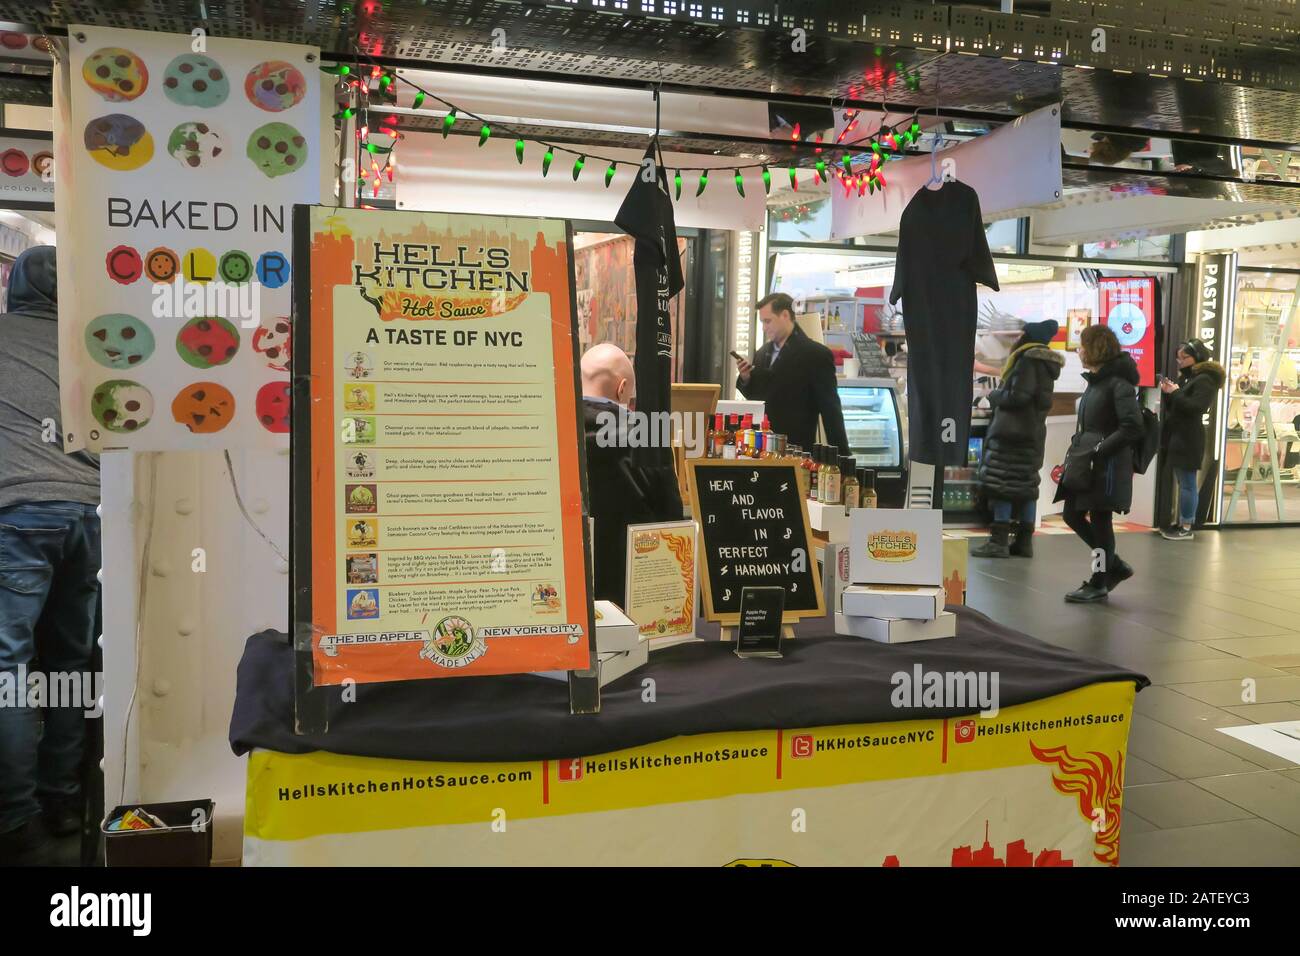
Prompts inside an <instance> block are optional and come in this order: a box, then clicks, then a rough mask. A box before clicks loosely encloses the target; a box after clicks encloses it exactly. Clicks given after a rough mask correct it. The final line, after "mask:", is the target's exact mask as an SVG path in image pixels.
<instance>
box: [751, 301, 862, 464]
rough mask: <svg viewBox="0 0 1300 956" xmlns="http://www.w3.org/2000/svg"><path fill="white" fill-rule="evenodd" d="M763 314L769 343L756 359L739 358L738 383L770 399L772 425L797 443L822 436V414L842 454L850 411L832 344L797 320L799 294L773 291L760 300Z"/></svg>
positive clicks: (845, 450) (754, 395)
mask: <svg viewBox="0 0 1300 956" xmlns="http://www.w3.org/2000/svg"><path fill="white" fill-rule="evenodd" d="M758 318H759V321H761V322H762V323H763V332H764V334H765V335H766V336H767V343H766V344H765V345H764V346H763V347H762V348H760V349H759V350H758V353H757V354H756V355H755V356H754V362H753V364H750V363H749V362H746V361H745V360H744V359H740V360H738V361H737V363H736V366H737V368H739V370H740V375H739V377H737V379H736V389H737V390H738V391H739V392H740V394H742V395H744V396H745V397H746V398H749V399H754V400H757V401H762V402H764V403H766V410H767V417H768V419H769V420H770V421H771V423H772V430H773V431H774V432H777V433H778V434H781V435H785V436H786V437H787V438H788V439H789V441H790V444H792V445H798V446H799V447H800V448H804V449H811V448H812V446H813V445H814V444H816V442H817V416H818V415H820V416H821V419H822V424H823V425H824V426H825V428H826V441H827V443H828V444H831V445H835V446H836V447H837V448H839V450H840V454H842V455H847V454H848V453H849V439H848V436H847V435H846V434H845V433H844V411H843V409H842V408H841V407H840V393H839V388H838V386H837V384H836V381H835V357H834V356H833V355H831V350H830V349H828V348H827V347H826V346H824V345H820V344H818V343H817V342H814V341H813V340H812V339H810V338H808V336H807V335H805V334H804V333H803V330H802V329H800V328H799V327H798V326H797V325H796V324H795V321H794V300H793V299H791V298H790V296H788V295H786V294H785V293H784V292H773V293H772V294H771V295H769V296H766V297H765V298H763V299H760V300H759V303H758Z"/></svg>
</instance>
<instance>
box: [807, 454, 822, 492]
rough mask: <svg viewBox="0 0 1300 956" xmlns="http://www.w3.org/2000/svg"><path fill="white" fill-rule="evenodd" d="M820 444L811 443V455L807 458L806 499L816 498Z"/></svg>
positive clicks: (819, 465)
mask: <svg viewBox="0 0 1300 956" xmlns="http://www.w3.org/2000/svg"><path fill="white" fill-rule="evenodd" d="M821 461H822V446H821V445H813V450H812V456H811V457H810V458H809V459H808V500H809V501H817V500H818V478H817V473H818V472H819V471H821Z"/></svg>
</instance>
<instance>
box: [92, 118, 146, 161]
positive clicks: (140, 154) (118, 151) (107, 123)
mask: <svg viewBox="0 0 1300 956" xmlns="http://www.w3.org/2000/svg"><path fill="white" fill-rule="evenodd" d="M83 140H84V142H85V144H86V152H88V153H90V155H91V158H92V159H94V160H95V162H97V163H99V164H100V165H101V166H107V167H108V168H109V169H119V170H128V169H139V168H140V167H141V166H143V165H144V164H145V163H147V162H149V160H151V159H153V137H152V136H150V135H149V131H148V130H147V129H145V128H144V124H143V123H141V122H140V121H139V120H138V119H136V118H135V117H133V116H127V115H126V114H125V113H112V114H110V115H108V116H101V117H99V119H93V120H91V121H90V122H89V123H87V124H86V132H85V135H84V137H83Z"/></svg>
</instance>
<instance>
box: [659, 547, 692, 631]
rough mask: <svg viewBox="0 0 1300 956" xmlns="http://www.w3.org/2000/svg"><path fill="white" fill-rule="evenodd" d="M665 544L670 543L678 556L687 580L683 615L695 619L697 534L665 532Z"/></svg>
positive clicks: (670, 548) (674, 554) (670, 549)
mask: <svg viewBox="0 0 1300 956" xmlns="http://www.w3.org/2000/svg"><path fill="white" fill-rule="evenodd" d="M664 544H666V545H668V550H669V551H671V552H672V553H673V556H674V557H676V558H677V562H678V564H680V565H681V566H682V571H683V579H684V580H685V581H686V604H685V605H684V606H683V612H684V613H683V616H684V617H685V618H686V620H688V621H690V620H694V615H695V534H694V532H692V533H690V534H665V535H664Z"/></svg>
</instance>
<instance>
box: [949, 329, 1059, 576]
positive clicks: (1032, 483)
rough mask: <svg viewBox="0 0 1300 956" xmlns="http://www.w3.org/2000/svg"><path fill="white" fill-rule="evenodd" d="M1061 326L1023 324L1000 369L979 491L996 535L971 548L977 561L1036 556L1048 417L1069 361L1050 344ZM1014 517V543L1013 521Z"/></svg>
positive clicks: (990, 401)
mask: <svg viewBox="0 0 1300 956" xmlns="http://www.w3.org/2000/svg"><path fill="white" fill-rule="evenodd" d="M1059 328H1060V326H1059V325H1058V324H1057V323H1056V322H1054V321H1052V320H1051V319H1048V320H1047V321H1045V322H1029V323H1026V324H1025V332H1024V335H1022V336H1021V337H1020V339H1019V340H1018V341H1017V342H1016V344H1015V347H1014V348H1012V350H1011V355H1010V356H1008V358H1007V361H1006V364H1005V365H1004V366H1003V367H1002V376H1001V377H1002V384H1001V385H999V386H998V387H997V388H995V389H994V390H993V391H992V392H991V393H990V394H989V404H990V405H992V406H993V421H992V422H991V423H990V424H989V430H988V433H987V434H986V435H985V436H984V457H983V458H982V459H981V461H980V467H979V484H980V491H981V492H982V493H983V494H984V497H985V498H986V499H987V500H988V503H989V507H990V508H992V509H993V533H992V535H991V536H990V537H989V540H988V541H986V542H985V543H984V544H983V545H981V546H980V547H978V548H972V549H971V555H973V556H974V557H977V558H1006V557H1010V556H1011V555H1013V554H1014V555H1016V556H1017V557H1022V558H1032V557H1033V556H1034V545H1033V535H1034V519H1035V517H1036V511H1037V506H1038V478H1039V473H1040V472H1041V470H1042V467H1043V446H1044V445H1045V444H1046V442H1047V412H1048V410H1049V409H1051V407H1052V391H1053V390H1054V389H1055V387H1056V379H1057V378H1058V377H1059V376H1060V374H1061V369H1062V368H1063V367H1064V366H1065V356H1064V355H1063V354H1062V353H1061V352H1059V351H1057V350H1055V349H1052V348H1049V347H1048V343H1049V342H1051V341H1052V339H1053V338H1054V337H1055V335H1056V333H1057V330H1058V329H1059ZM1013 517H1014V518H1015V522H1016V523H1015V540H1014V541H1011V543H1010V545H1008V541H1009V539H1010V537H1011V527H1012V526H1011V520H1012V518H1013Z"/></svg>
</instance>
